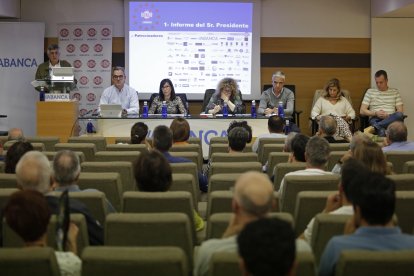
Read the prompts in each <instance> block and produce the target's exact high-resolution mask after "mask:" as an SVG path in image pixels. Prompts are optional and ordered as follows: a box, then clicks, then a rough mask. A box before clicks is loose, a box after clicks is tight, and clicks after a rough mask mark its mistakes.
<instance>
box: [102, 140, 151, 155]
mask: <svg viewBox="0 0 414 276" xmlns="http://www.w3.org/2000/svg"><path fill="white" fill-rule="evenodd" d="M128 139H129V138H128ZM106 151H139V152H141V153H142V152H147V151H148V147H147V145H145V144H109V145H106Z"/></svg>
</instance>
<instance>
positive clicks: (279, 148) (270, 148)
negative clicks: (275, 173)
mask: <svg viewBox="0 0 414 276" xmlns="http://www.w3.org/2000/svg"><path fill="white" fill-rule="evenodd" d="M260 140H262V139H260ZM284 147H285V145H284V144H281V143H279V144H264V145H263V147H262V150H261V151H260V152H259V154H258V156H259V161H260V162H262V164H263V165H264V164H266V162H267V160H268V158H269V154H270V153H272V152H283V148H284Z"/></svg>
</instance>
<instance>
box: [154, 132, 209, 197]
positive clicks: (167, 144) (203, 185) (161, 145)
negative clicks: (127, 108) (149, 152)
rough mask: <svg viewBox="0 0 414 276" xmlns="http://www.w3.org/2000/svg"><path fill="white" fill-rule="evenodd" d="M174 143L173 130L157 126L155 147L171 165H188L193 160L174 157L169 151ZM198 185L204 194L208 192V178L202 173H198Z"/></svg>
mask: <svg viewBox="0 0 414 276" xmlns="http://www.w3.org/2000/svg"><path fill="white" fill-rule="evenodd" d="M172 142H173V134H172V131H171V129H169V128H168V127H167V126H163V125H160V126H157V127H156V128H155V129H154V132H153V147H154V149H156V150H159V151H160V152H161V153H162V154H163V155H164V156H165V158H167V160H168V162H170V163H188V162H191V160H189V159H187V158H183V157H176V156H172V155H171V154H170V153H169V152H168V151H169V150H170V148H171V146H172ZM198 184H199V188H200V190H201V191H202V192H205V193H206V192H207V191H208V182H207V178H206V177H205V176H204V175H203V174H202V173H200V172H198Z"/></svg>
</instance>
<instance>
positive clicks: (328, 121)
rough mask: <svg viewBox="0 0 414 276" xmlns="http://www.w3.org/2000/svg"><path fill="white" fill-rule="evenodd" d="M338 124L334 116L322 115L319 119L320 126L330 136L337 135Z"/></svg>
mask: <svg viewBox="0 0 414 276" xmlns="http://www.w3.org/2000/svg"><path fill="white" fill-rule="evenodd" d="M336 126H337V124H336V120H335V119H334V118H333V117H332V116H322V117H321V119H320V121H319V127H320V128H321V130H322V131H323V133H325V134H326V135H328V136H333V135H335V132H336Z"/></svg>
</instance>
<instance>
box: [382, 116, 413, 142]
mask: <svg viewBox="0 0 414 276" xmlns="http://www.w3.org/2000/svg"><path fill="white" fill-rule="evenodd" d="M386 133H387V136H388V139H389V140H390V141H391V142H405V141H407V136H408V131H407V126H406V125H405V124H404V123H403V122H399V121H397V122H393V123H392V124H390V125H389V126H388V128H387V132H386Z"/></svg>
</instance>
